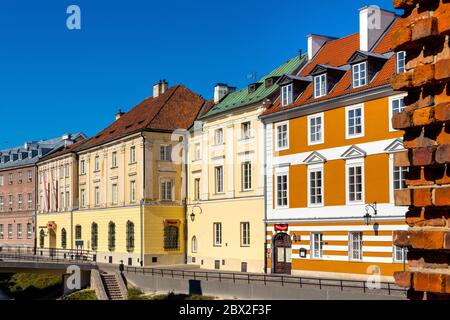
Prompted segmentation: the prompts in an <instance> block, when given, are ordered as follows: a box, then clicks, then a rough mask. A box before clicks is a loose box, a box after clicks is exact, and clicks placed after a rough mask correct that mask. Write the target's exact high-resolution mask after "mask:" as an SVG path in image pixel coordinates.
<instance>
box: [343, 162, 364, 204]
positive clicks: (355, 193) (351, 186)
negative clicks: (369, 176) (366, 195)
mask: <svg viewBox="0 0 450 320" xmlns="http://www.w3.org/2000/svg"><path fill="white" fill-rule="evenodd" d="M347 174H348V189H347V192H348V198H347V199H348V202H357V203H358V202H361V201H363V167H362V165H349V166H348V167H347Z"/></svg>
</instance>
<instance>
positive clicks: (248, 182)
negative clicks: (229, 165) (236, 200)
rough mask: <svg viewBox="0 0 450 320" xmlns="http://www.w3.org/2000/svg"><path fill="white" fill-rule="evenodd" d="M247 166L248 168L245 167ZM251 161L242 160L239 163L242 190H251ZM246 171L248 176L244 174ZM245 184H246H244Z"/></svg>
mask: <svg viewBox="0 0 450 320" xmlns="http://www.w3.org/2000/svg"><path fill="white" fill-rule="evenodd" d="M247 166H250V168H247ZM252 167H253V166H252V163H251V161H244V162H242V163H241V177H242V178H241V179H242V185H241V187H242V191H251V190H253V185H252ZM246 173H248V176H246ZM246 185H247V186H246Z"/></svg>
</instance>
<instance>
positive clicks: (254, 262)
mask: <svg viewBox="0 0 450 320" xmlns="http://www.w3.org/2000/svg"><path fill="white" fill-rule="evenodd" d="M304 61H306V58H305V57H304V56H303V57H300V56H297V57H294V58H293V59H291V60H289V61H287V62H286V63H284V64H283V65H281V66H280V67H278V68H277V69H275V70H274V71H273V72H271V73H270V74H268V75H267V76H265V77H263V78H262V79H261V80H259V81H257V82H255V83H252V84H250V85H249V86H248V87H246V88H244V89H242V90H239V91H234V90H235V88H230V87H229V86H227V85H224V84H218V85H217V86H216V87H215V95H214V96H215V101H214V105H213V106H210V108H209V110H204V112H203V114H202V116H201V117H199V122H198V123H197V124H196V127H194V128H193V131H192V136H191V138H190V140H189V178H188V180H189V197H188V209H187V210H188V218H189V219H188V248H187V250H188V252H187V255H188V263H190V264H194V265H198V266H200V267H201V268H205V269H219V270H227V271H243V272H257V273H261V272H263V271H264V233H265V231H264V230H265V227H264V127H263V125H262V123H261V122H260V121H259V116H260V115H261V113H262V112H263V111H264V110H265V108H266V104H267V103H268V101H272V100H274V99H275V98H276V97H277V96H278V89H279V87H278V84H277V82H278V80H279V79H280V77H281V75H282V74H284V73H286V72H293V71H295V70H299V69H300V67H301V65H302V64H303V63H304Z"/></svg>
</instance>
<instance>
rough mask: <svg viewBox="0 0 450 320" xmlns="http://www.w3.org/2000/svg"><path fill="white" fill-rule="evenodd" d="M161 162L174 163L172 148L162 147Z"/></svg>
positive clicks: (160, 152)
mask: <svg viewBox="0 0 450 320" xmlns="http://www.w3.org/2000/svg"><path fill="white" fill-rule="evenodd" d="M159 160H161V161H172V146H161V147H160V151H159Z"/></svg>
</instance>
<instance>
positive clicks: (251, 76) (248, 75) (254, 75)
mask: <svg viewBox="0 0 450 320" xmlns="http://www.w3.org/2000/svg"><path fill="white" fill-rule="evenodd" d="M257 74H258V73H257V72H252V73H249V74H247V79H252V83H254V82H256V75H257Z"/></svg>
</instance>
